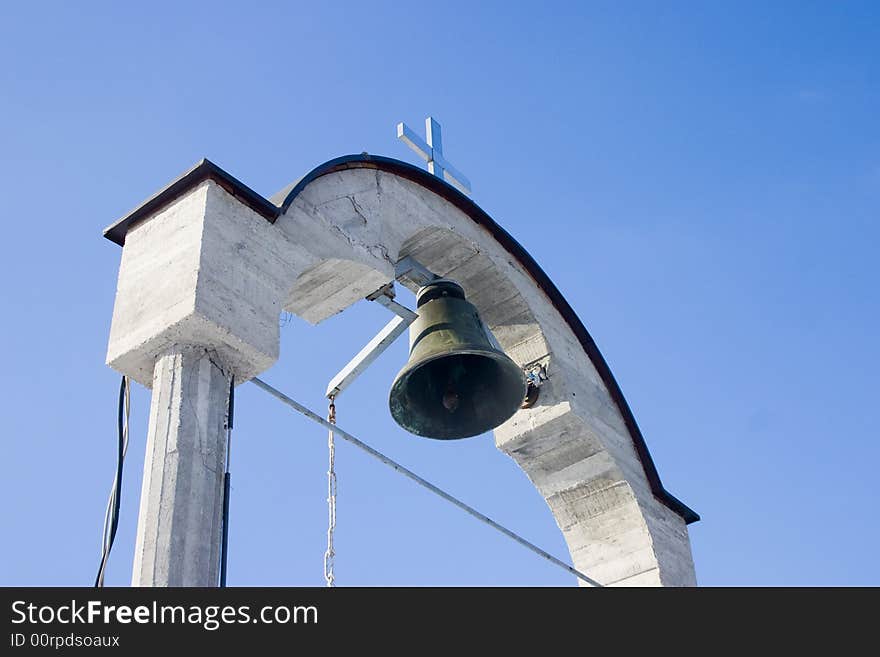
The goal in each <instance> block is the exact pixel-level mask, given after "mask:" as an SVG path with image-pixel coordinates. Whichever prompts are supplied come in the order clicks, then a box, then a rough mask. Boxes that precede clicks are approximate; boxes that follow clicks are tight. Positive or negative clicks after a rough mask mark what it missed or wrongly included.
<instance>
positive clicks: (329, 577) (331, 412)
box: [324, 395, 336, 587]
mask: <svg viewBox="0 0 880 657" xmlns="http://www.w3.org/2000/svg"><path fill="white" fill-rule="evenodd" d="M335 399H336V397H335V395H331V396H330V405H329V406H328V408H327V421H328V422H329V423H330V424H334V425H335V424H336V404H335V403H334V402H335ZM327 447H328V452H329V467H328V468H327V513H328V520H329V523H328V527H327V551H326V552H324V580H325V581H326V582H327V586H328V587H333V586H336V585H335V584H334V581H335V580H336V576H335V575H334V574H333V559H334V557H335V556H336V552H335V551H334V549H333V532H334V531H335V530H336V463H335V460H336V446H335V445H334V442H333V429H330V430H329V431H328V432H327Z"/></svg>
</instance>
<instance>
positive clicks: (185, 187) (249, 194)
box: [104, 160, 279, 246]
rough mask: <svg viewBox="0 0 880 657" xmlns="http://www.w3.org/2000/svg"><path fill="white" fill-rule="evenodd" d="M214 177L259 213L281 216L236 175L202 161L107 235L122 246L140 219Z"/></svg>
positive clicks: (106, 232) (118, 222) (149, 199)
mask: <svg viewBox="0 0 880 657" xmlns="http://www.w3.org/2000/svg"><path fill="white" fill-rule="evenodd" d="M209 179H210V180H213V181H214V182H216V183H217V184H218V185H220V186H221V187H222V188H223V189H225V190H226V191H227V192H229V193H230V194H232V195H233V196H235V197H236V198H237V199H239V200H240V201H241V202H242V203H244V204H245V205H246V206H248V207H249V208H251V209H252V210H253V211H254V212H256V213H257V214H259V215H261V216H263V217H265V218H266V219H268V220H269V221H270V222H271V223H275V219H277V218H278V214H279V209H278V206H277V205H275V204H274V203H272V202H271V201H269V200H267V199H265V198H264V197H263V196H262V194H258V193H257V192H255V191H254V190H252V189H251V188H250V187H248V186H247V185H245V184H244V183H243V182H241V181H240V180H238V179H237V178H233V177H232V176H230V175H229V174H228V173H226V172H225V171H224V170H223V169H221V168H220V167H218V166H217V165H216V164H214V163H213V162H211V161H210V160H202V161H201V162H199V163H198V164H196V165H195V166H194V167H193V168H192V169H190V170H189V171H187V172H186V173H184V174H183V175H181V176H180V177H178V178H177V179H176V180H174V181H173V182H172V183H171V184H169V185H168V186H167V187H165V188H164V189H162V190H160V191H159V192H156V193H155V194H153V196H151V197H150V198H148V199H147V200H146V201H144V202H143V203H141V204H140V205H139V206H138V207H137V208H135V209H134V210H132V211H131V212H129V213H128V214H127V215H125V216H124V217H123V218H122V219H120V220H119V221H117V222H116V223H114V224H112V225H111V226H108V227H107V228H105V229H104V237H106V238H107V239H108V240H110V241H111V242H115V243H116V244H118V245H119V246H123V245H124V244H125V234H126V233H127V232H128V231H129V229H131V228H133V227H134V226H135V224H137V223H138V222H139V221H140V220H141V219H144V218H146V217H149V216H152V215H154V214H156V213H157V212H159V210H161V209H162V208H164V207H165V206H167V205H170V204H171V203H172V202H174V201H175V200H177V199H178V198H179V197H180V196H182V195H183V194H185V193H186V192H188V191H189V190H190V189H192V188H193V187H195V186H197V185H199V184H201V183H202V182H204V181H205V180H209Z"/></svg>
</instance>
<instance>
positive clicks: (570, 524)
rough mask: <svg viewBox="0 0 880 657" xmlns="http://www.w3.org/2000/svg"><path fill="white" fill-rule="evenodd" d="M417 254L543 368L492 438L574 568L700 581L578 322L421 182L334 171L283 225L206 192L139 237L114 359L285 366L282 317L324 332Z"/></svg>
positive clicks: (245, 372) (622, 579) (132, 241)
mask: <svg viewBox="0 0 880 657" xmlns="http://www.w3.org/2000/svg"><path fill="white" fill-rule="evenodd" d="M273 200H276V202H277V201H278V199H273ZM406 255H413V256H415V257H416V258H418V259H419V260H420V261H421V262H423V263H424V264H425V265H426V266H427V267H429V268H430V269H431V270H433V271H435V272H436V273H438V274H440V275H444V276H448V277H450V278H453V279H455V280H457V281H458V282H459V283H461V284H462V285H463V287H464V289H465V291H466V293H467V295H468V299H469V300H470V301H471V302H473V303H474V305H475V306H476V307H477V308H478V310H479V311H480V314H481V316H482V317H483V319H484V320H485V321H486V323H487V324H488V325H489V327H490V328H491V329H492V331H493V333H494V334H495V336H496V337H497V338H498V341H499V342H500V344H501V345H502V347H503V348H504V349H505V351H506V352H507V353H508V354H509V355H510V356H511V357H512V358H513V359H514V360H515V361H517V362H518V363H519V364H521V365H523V366H525V365H528V364H531V363H536V362H540V363H542V364H544V365H545V366H546V367H547V371H548V373H549V376H550V380H549V381H548V382H547V384H545V385H544V386H543V388H542V392H541V396H540V399H539V400H538V403H537V404H536V405H535V406H534V407H533V408H530V409H526V410H523V411H520V412H518V413H517V414H516V415H514V417H513V418H511V419H510V420H509V421H508V422H506V423H505V424H504V425H502V426H501V427H499V428H498V429H496V431H495V441H496V444H497V446H498V448H499V449H500V450H501V451H503V452H504V453H506V454H508V455H509V456H510V457H511V458H513V459H514V460H515V461H516V462H517V463H518V464H519V465H520V467H522V468H523V470H524V471H525V472H526V473H527V474H528V476H529V478H530V479H531V481H532V482H533V483H534V484H535V486H536V487H537V489H538V490H539V492H540V493H541V494H542V495H543V497H544V498H545V499H546V501H547V504H548V506H549V507H550V509H551V511H552V512H553V514H554V517H555V518H556V521H557V523H558V524H559V526H560V529H561V530H562V532H563V535H564V536H565V539H566V542H567V544H568V547H569V550H570V552H571V555H572V559H573V561H574V564H575V566H576V567H577V568H579V569H581V570H583V571H584V572H586V573H588V574H590V575H591V576H593V577H595V578H596V579H598V580H599V581H600V582H602V583H605V584H611V585H620V586H626V585H693V584H695V583H696V579H695V575H694V568H693V562H692V559H691V552H690V545H689V542H688V534H687V527H686V525H685V523H684V521H683V520H682V518H681V517H680V516H678V515H677V514H676V513H674V512H673V511H671V510H670V509H669V508H668V507H667V506H665V505H664V504H663V503H662V502H660V501H659V500H657V499H656V498H655V497H654V496H653V493H652V491H651V488H650V485H649V482H648V480H647V477H646V475H645V472H644V469H643V467H642V464H641V461H640V460H639V458H638V455H637V454H636V452H635V449H634V446H633V440H632V437H631V436H630V435H629V433H628V430H627V428H626V426H625V424H624V421H623V418H622V416H621V414H620V411H619V409H618V408H617V406H616V404H615V403H614V401H613V399H612V398H611V396H610V395H609V392H608V390H607V389H606V388H605V386H604V384H603V382H602V379H601V377H600V376H599V374H598V372H597V371H596V369H595V367H594V366H593V364H592V362H591V361H590V359H589V358H588V357H587V355H586V353H585V352H584V349H583V347H582V345H581V344H580V342H579V341H578V340H577V339H576V337H575V336H574V334H573V333H572V331H571V329H570V328H569V326H568V324H567V323H566V322H565V321H564V320H563V319H562V318H561V317H560V315H559V313H558V312H557V310H556V309H555V308H554V307H553V306H552V304H551V303H550V301H549V300H548V299H547V297H546V296H545V295H544V293H543V292H542V291H541V290H540V289H539V287H538V286H537V285H536V283H535V281H534V280H533V279H532V278H531V277H530V276H529V274H528V273H527V272H526V271H525V270H524V269H523V267H522V266H521V265H520V264H519V263H518V262H517V261H516V260H515V259H514V258H513V257H512V256H511V255H510V254H509V253H508V252H507V251H505V250H504V249H503V248H502V247H501V245H500V244H498V243H497V242H496V241H495V239H494V237H492V236H491V235H490V234H489V233H488V232H487V231H486V230H485V229H483V228H482V227H480V226H479V225H478V224H476V223H475V222H474V221H473V220H472V219H471V218H470V217H468V216H467V215H466V214H464V213H463V212H462V211H461V210H460V209H458V208H457V207H455V206H454V205H453V204H451V203H450V202H449V201H447V200H445V199H443V198H442V197H440V196H438V195H436V194H434V193H433V192H431V191H430V190H428V189H426V188H424V187H422V186H420V185H418V184H417V183H415V182H412V181H410V180H406V179H403V178H400V177H398V176H395V175H393V174H391V173H386V172H382V171H379V170H377V169H365V168H362V169H348V170H345V171H340V172H335V173H330V174H327V175H324V176H321V177H319V178H317V179H315V180H314V181H312V182H311V183H309V184H308V185H307V186H306V187H305V188H304V189H303V190H302V191H301V193H300V194H299V195H298V196H297V197H296V198H295V199H294V201H293V203H292V204H291V205H290V207H289V208H288V210H287V212H286V213H285V214H284V215H282V216H280V217H279V218H278V219H277V221H276V223H275V224H274V225H273V224H270V223H268V222H267V221H266V220H265V219H263V218H262V217H259V216H257V215H256V214H255V213H254V212H253V211H251V210H250V209H248V208H247V207H245V206H244V205H243V204H241V203H240V202H239V201H238V200H237V199H235V198H234V197H232V196H231V195H229V194H228V193H227V192H226V191H225V190H224V189H222V188H220V187H219V186H217V185H215V184H213V183H212V182H206V183H203V184H202V185H201V186H199V187H198V188H196V189H194V190H192V191H191V192H190V193H189V194H188V195H187V196H185V197H183V198H181V199H178V201H176V202H175V203H174V204H172V205H170V206H168V207H167V208H165V209H164V210H162V211H161V212H159V213H157V214H156V215H155V216H154V217H153V218H151V219H149V220H147V221H144V222H142V223H141V224H140V225H138V226H136V227H135V228H133V229H131V230H130V232H129V233H128V235H127V237H126V243H125V247H124V250H123V259H122V260H123V261H122V266H121V268H120V280H119V292H118V297H117V305H116V308H115V310H114V319H113V328H112V330H111V341H110V349H109V351H108V362H109V363H110V364H111V365H112V366H113V367H115V368H116V369H119V370H121V371H123V372H125V373H128V374H130V375H132V376H133V377H134V378H135V379H136V380H138V381H141V382H144V381H145V380H147V377H146V376H145V373H146V372H149V373H150V374H152V371H153V369H152V368H153V364H154V363H155V362H156V359H157V357H158V355H159V354H161V353H164V352H165V351H167V350H168V349H169V348H172V347H174V346H175V345H181V344H194V345H199V346H201V347H202V348H203V349H207V350H209V351H212V352H216V353H217V354H218V356H219V359H220V360H219V362H223V363H228V367H229V369H230V371H233V372H234V373H235V376H236V380H237V381H244V380H246V379H247V378H250V377H252V376H254V375H256V374H257V373H258V372H260V371H262V369H265V368H266V367H268V366H269V365H270V364H271V363H272V362H273V361H274V359H275V358H276V357H277V355H278V349H279V347H278V329H277V316H278V311H279V310H280V309H281V308H282V307H283V308H284V309H285V310H288V311H290V312H292V313H295V314H297V315H299V316H300V317H303V318H305V319H307V320H308V321H310V322H312V323H318V322H320V321H322V320H324V319H326V318H327V317H330V316H332V315H333V314H335V313H338V312H340V311H342V310H344V309H345V308H347V307H348V306H350V305H351V304H353V303H356V302H357V301H359V300H361V299H362V298H363V297H364V296H365V295H366V294H368V293H369V292H372V291H373V290H375V289H377V288H378V287H380V286H381V285H382V284H384V283H386V282H388V281H389V280H391V279H392V278H393V275H394V264H395V263H396V262H397V261H398V260H399V259H400V258H401V257H403V256H406ZM217 394H219V393H217ZM147 490H148V489H147V488H145V491H147Z"/></svg>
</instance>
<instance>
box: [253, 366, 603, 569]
mask: <svg viewBox="0 0 880 657" xmlns="http://www.w3.org/2000/svg"><path fill="white" fill-rule="evenodd" d="M251 381H252V382H253V383H255V384H256V385H257V386H258V387H260V388H262V389H263V390H265V391H266V392H268V393H269V394H270V395H272V396H273V397H275V398H276V399H278V400H280V401H282V402H284V403H285V404H287V405H288V406H290V407H291V408H293V409H294V410H296V411H298V412H300V413H302V414H303V415H305V416H306V417H307V418H309V419H310V420H312V421H313V422H317V423H318V424H320V425H321V426H323V427H325V428H326V429H329V430H330V431H332V432H333V433H335V434H336V435H337V436H339V437H340V438H342V439H344V440H347V441H348V442H350V443H351V444H352V445H354V446H355V447H359V448H360V449H362V450H363V451H365V452H366V453H367V454H369V455H370V456H373V457H375V458H377V459H378V460H380V461H381V462H382V463H384V464H385V465H387V466H389V467H391V468H393V469H394V470H396V471H397V472H399V473H400V474H402V475H404V476H406V477H409V478H410V479H412V480H413V481H414V482H416V483H417V484H419V485H420V486H423V487H424V488H427V489H428V490H429V491H431V492H432V493H434V494H435V495H438V496H439V497H442V498H443V499H444V500H446V501H447V502H450V503H451V504H454V505H455V506H457V507H458V508H459V509H461V510H462V511H464V512H466V513H468V514H470V515H472V516H473V517H474V518H476V519H477V520H480V521H482V522H484V523H485V524H487V525H489V526H490V527H492V528H493V529H496V530H498V531H499V532H501V533H502V534H504V535H505V536H507V537H508V538H511V539H513V540H514V541H516V542H517V543H519V544H520V545H522V546H523V547H525V548H528V549H529V550H531V551H532V552H534V553H535V554H537V555H538V556H540V557H543V558H544V559H546V560H547V561H549V562H550V563H552V564H555V565H557V566H559V567H560V568H563V569H564V570H566V571H568V572H569V573H571V574H572V575H575V576H576V577H578V578H579V579H581V580H583V581H585V582H587V583H588V584H590V585H592V586H597V587H601V586H602V585H601V584H599V582H597V581H596V580H594V579H592V578H590V577H588V576H587V575H585V574H584V573H582V572H580V571H579V570H577V569H575V568H574V567H572V566H569V565H568V564H567V563H565V562H564V561H561V560H560V559H557V558H556V557H554V556H553V555H552V554H550V553H549V552H546V551H545V550H542V549H541V548H539V547H538V546H537V545H535V544H534V543H531V542H530V541H527V540H526V539H524V538H522V537H521V536H519V535H518V534H515V533H514V532H512V531H511V530H509V529H507V527H504V526H503V525H499V524H498V523H497V522H495V521H494V520H492V519H491V518H489V517H488V516H486V515H484V514H482V513H480V512H479V511H477V510H476V509H474V508H473V507H472V506H469V505H467V504H465V503H464V502H462V501H461V500H459V499H458V498H456V497H453V496H452V495H450V494H449V493H447V492H446V491H444V490H442V489H440V488H438V487H437V486H435V485H434V484H432V483H431V482H430V481H427V480H426V479H423V478H422V477H420V476H419V475H417V474H416V473H415V472H413V471H412V470H409V469H407V468H405V467H404V466H402V465H400V464H399V463H397V462H396V461H393V460H392V459H390V458H388V457H387V456H385V455H384V454H382V452H380V451H378V450H375V449H373V448H372V447H370V446H369V445H367V444H366V443H364V442H362V441H360V440H358V439H357V438H355V437H354V436H353V435H351V434H350V433H348V432H347V431H344V430H343V429H340V428H339V427H338V426H336V425H334V424H331V423H330V422H328V421H327V420H325V419H324V418H322V417H321V416H320V415H318V414H316V413H314V412H312V411H311V410H309V409H308V408H307V407H305V406H303V405H302V404H300V403H299V402H297V401H295V400H293V399H291V398H290V397H288V396H287V395H285V394H284V393H283V392H281V391H280V390H276V389H275V388H273V387H272V386H270V385H269V384H268V383H266V382H265V381H262V380H261V379H259V378H256V377H255V378H253V379H251Z"/></svg>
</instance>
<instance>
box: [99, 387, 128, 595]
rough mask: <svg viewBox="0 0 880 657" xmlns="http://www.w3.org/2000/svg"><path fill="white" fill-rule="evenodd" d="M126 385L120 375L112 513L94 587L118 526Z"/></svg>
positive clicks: (103, 566) (101, 581) (101, 577)
mask: <svg viewBox="0 0 880 657" xmlns="http://www.w3.org/2000/svg"><path fill="white" fill-rule="evenodd" d="M127 387H128V379H127V377H125V376H123V377H122V382H121V383H120V384H119V411H118V414H117V422H116V425H117V431H118V436H119V445H118V448H117V453H116V478H115V479H114V480H113V489H114V490H115V495H114V499H113V514H112V516H111V517H110V541H109V542H108V543H107V544H106V545H104V546H103V547H104V550H103V554H102V555H101V564H100V566H98V575H97V576H96V577H95V587H96V588H97V587H101V586H104V571H105V569H106V568H107V560H108V559H109V558H110V550H112V549H113V541H114V540H115V539H116V530H117V528H118V527H119V503H120V501H121V500H122V494H121V493H122V465H123V463H124V462H125V395H126V388H127Z"/></svg>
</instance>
